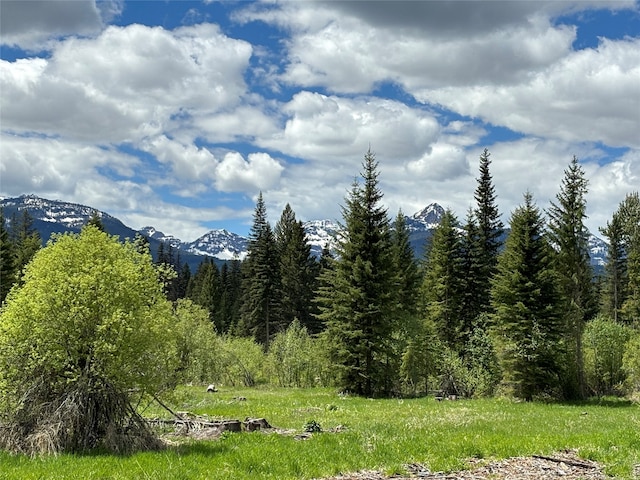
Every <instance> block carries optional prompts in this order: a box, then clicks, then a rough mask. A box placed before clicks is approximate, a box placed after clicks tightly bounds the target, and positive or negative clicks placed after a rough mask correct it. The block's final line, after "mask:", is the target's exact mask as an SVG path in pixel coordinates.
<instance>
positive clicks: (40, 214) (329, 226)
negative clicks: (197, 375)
mask: <svg viewBox="0 0 640 480" xmlns="http://www.w3.org/2000/svg"><path fill="white" fill-rule="evenodd" d="M0 206H1V207H2V208H4V210H5V219H7V220H8V221H9V220H10V217H11V213H12V212H15V211H20V210H22V209H24V208H27V209H28V210H29V213H30V214H31V216H32V217H33V218H34V228H36V230H38V232H39V233H40V236H41V238H42V239H43V242H45V243H46V241H47V240H48V239H49V237H50V236H51V234H52V233H64V232H67V231H70V232H76V233H77V232H79V231H80V229H81V228H82V226H83V225H84V224H86V222H87V220H88V219H89V218H90V216H91V215H92V214H93V213H94V212H96V213H97V214H98V216H99V217H100V219H101V220H102V222H103V224H104V226H105V229H106V230H107V231H108V232H109V233H110V234H112V235H119V236H120V237H121V238H134V237H135V235H136V233H140V234H142V235H144V236H145V237H146V238H148V239H149V242H150V249H151V252H152V254H154V253H155V252H157V249H158V247H159V245H160V243H163V244H165V245H167V246H170V247H172V248H174V249H175V250H176V251H177V252H179V254H180V255H181V259H182V260H183V261H185V262H186V263H189V265H190V267H191V268H194V267H195V268H197V265H199V263H200V262H201V261H202V259H203V258H204V257H206V256H209V257H212V258H214V259H217V260H218V261H228V260H234V259H237V260H243V259H244V258H245V257H246V255H247V250H248V238H246V237H243V236H241V235H238V234H235V233H233V232H230V231H228V230H226V229H214V230H210V231H208V232H207V233H205V234H204V235H202V236H200V237H199V238H197V239H195V240H194V241H192V242H184V241H182V240H181V239H179V238H177V237H175V236H173V235H170V234H165V233H164V232H161V231H159V230H157V229H156V228H155V227H153V226H146V227H143V228H141V229H139V230H134V229H133V228H131V227H128V226H126V225H125V224H124V223H122V222H121V221H120V220H119V219H117V218H116V217H113V216H112V215H109V214H108V213H106V212H102V211H100V210H98V209H95V208H93V207H90V206H87V205H81V204H77V203H73V202H65V201H62V200H48V199H44V198H41V197H38V196H36V195H21V196H19V197H11V198H2V199H0ZM444 212H445V209H444V208H443V207H442V206H440V205H439V204H437V203H431V204H429V205H427V206H426V207H425V208H423V209H422V210H420V211H418V212H416V213H414V214H413V215H412V216H410V217H409V216H405V222H406V224H407V228H408V230H409V242H410V244H411V246H412V248H413V250H414V253H415V255H416V257H417V258H421V257H422V254H423V250H424V247H425V245H426V243H427V241H428V239H429V238H430V237H431V235H432V233H433V230H434V229H435V228H436V227H437V226H438V224H439V223H440V220H441V219H442V216H443V215H444ZM303 226H304V229H305V233H306V234H307V241H308V244H309V245H310V247H311V253H312V254H313V255H314V256H316V257H319V256H320V255H321V252H322V249H323V248H324V247H325V246H326V245H328V246H329V247H330V248H331V247H332V246H333V245H335V241H336V236H337V234H338V233H339V231H340V225H339V223H338V222H336V221H333V220H329V219H321V220H310V221H307V222H304V223H303ZM607 247H608V246H607V244H606V242H604V241H603V240H602V239H600V238H598V237H597V236H595V235H590V237H589V250H590V255H591V263H592V265H593V266H594V267H595V268H602V267H603V266H604V264H605V262H606V254H607Z"/></svg>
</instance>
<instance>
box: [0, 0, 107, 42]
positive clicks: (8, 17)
mask: <svg viewBox="0 0 640 480" xmlns="http://www.w3.org/2000/svg"><path fill="white" fill-rule="evenodd" d="M105 3H107V2H105ZM105 10H110V11H112V12H113V8H105ZM0 13H1V14H0V31H1V32H2V37H0V38H1V42H2V45H9V46H16V47H21V48H23V49H27V50H34V49H40V48H43V46H44V44H45V43H46V41H47V40H49V39H51V38H53V37H59V36H64V35H71V34H74V35H75V34H79V35H89V34H95V33H97V32H99V31H100V30H101V28H102V19H101V15H100V10H99V9H98V8H97V7H96V4H95V1H93V0H55V1H51V0H30V1H23V0H3V1H2V2H0Z"/></svg>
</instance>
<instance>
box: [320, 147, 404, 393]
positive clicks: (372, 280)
mask: <svg viewBox="0 0 640 480" xmlns="http://www.w3.org/2000/svg"><path fill="white" fill-rule="evenodd" d="M377 169H378V163H377V161H376V160H375V155H374V154H373V153H372V152H371V151H368V152H367V153H366V155H365V157H364V162H363V172H362V174H361V176H362V180H363V182H362V184H359V183H358V182H357V181H354V183H353V186H352V189H351V191H350V193H349V195H348V197H347V198H346V205H345V206H344V207H343V212H342V213H343V220H344V226H343V228H342V232H341V234H340V236H339V238H338V245H337V257H338V258H337V259H336V260H335V262H334V268H333V269H332V270H330V272H331V275H330V279H329V281H328V282H327V283H326V284H325V285H326V286H325V287H324V288H323V289H322V291H321V296H320V298H319V299H318V301H319V304H320V318H321V319H322V320H323V321H324V322H325V324H326V335H327V337H328V344H329V345H330V346H331V358H332V360H333V362H334V364H335V366H336V368H337V369H338V373H339V383H340V386H341V387H342V388H343V389H344V390H347V391H350V392H352V393H354V394H357V395H364V396H379V395H389V394H391V393H392V391H393V388H394V382H395V381H396V379H397V373H398V372H397V371H395V370H394V368H395V367H396V366H397V365H398V359H397V358H393V357H394V355H395V352H394V349H393V345H392V338H393V333H394V330H396V328H397V327H396V325H395V323H396V321H395V320H396V318H397V297H398V292H397V286H396V285H395V283H396V275H395V272H394V271H393V249H392V243H391V235H390V228H389V219H388V217H387V211H386V209H384V208H383V207H382V206H381V205H380V202H381V200H382V192H381V191H380V189H379V187H378V170H377Z"/></svg>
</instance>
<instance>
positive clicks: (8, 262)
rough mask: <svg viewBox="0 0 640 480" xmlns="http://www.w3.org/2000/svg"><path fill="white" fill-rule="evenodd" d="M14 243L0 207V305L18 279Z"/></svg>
mask: <svg viewBox="0 0 640 480" xmlns="http://www.w3.org/2000/svg"><path fill="white" fill-rule="evenodd" d="M14 258H15V257H14V252H13V243H12V242H11V241H10V240H9V232H8V231H7V229H6V226H5V222H4V211H3V210H2V209H1V208H0V305H2V303H3V302H4V299H5V298H6V297H7V294H8V293H9V290H11V287H12V286H13V284H14V283H15V281H16V269H15V264H14Z"/></svg>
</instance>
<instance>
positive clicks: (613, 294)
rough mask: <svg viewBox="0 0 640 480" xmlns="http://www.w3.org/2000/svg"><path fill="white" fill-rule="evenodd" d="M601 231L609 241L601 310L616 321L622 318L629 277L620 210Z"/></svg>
mask: <svg viewBox="0 0 640 480" xmlns="http://www.w3.org/2000/svg"><path fill="white" fill-rule="evenodd" d="M600 232H602V234H603V235H605V236H606V237H607V239H608V241H609V248H608V250H607V263H606V264H605V267H604V279H603V287H602V291H601V298H600V310H601V312H602V313H603V314H604V315H606V316H608V317H611V318H613V319H614V320H615V321H616V322H617V321H619V320H621V319H622V316H621V315H620V311H621V310H622V303H623V302H624V300H625V299H626V297H627V295H626V292H627V286H628V283H629V278H628V276H627V256H626V253H625V249H624V224H623V220H622V217H621V215H620V213H619V212H614V214H613V217H612V218H611V221H610V222H607V226H606V227H605V228H601V229H600Z"/></svg>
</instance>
